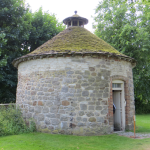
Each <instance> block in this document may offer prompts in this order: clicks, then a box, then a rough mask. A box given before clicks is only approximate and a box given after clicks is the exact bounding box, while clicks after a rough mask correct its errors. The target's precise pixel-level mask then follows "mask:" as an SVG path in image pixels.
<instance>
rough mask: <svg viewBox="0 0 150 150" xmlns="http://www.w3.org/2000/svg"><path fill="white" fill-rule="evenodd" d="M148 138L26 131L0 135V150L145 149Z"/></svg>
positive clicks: (147, 144) (149, 143)
mask: <svg viewBox="0 0 150 150" xmlns="http://www.w3.org/2000/svg"><path fill="white" fill-rule="evenodd" d="M149 145H150V138H149V139H130V138H127V137H122V136H118V135H115V134H111V135H103V136H85V137H83V136H71V135H51V134H46V133H28V134H21V135H11V136H5V137H0V150H78V149H80V150H142V149H143V150H145V149H148V147H149Z"/></svg>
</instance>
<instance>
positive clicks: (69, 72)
mask: <svg viewBox="0 0 150 150" xmlns="http://www.w3.org/2000/svg"><path fill="white" fill-rule="evenodd" d="M66 73H67V74H74V71H67V72H66Z"/></svg>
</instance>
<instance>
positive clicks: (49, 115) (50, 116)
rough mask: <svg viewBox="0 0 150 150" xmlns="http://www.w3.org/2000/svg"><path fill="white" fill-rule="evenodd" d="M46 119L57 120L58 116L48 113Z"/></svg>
mask: <svg viewBox="0 0 150 150" xmlns="http://www.w3.org/2000/svg"><path fill="white" fill-rule="evenodd" d="M46 117H48V118H56V115H55V114H51V113H48V114H47V115H46Z"/></svg>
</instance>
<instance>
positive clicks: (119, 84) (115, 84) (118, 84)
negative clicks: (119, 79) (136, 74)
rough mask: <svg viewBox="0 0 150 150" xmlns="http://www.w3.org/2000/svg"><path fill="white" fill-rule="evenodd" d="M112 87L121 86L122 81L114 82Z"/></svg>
mask: <svg viewBox="0 0 150 150" xmlns="http://www.w3.org/2000/svg"><path fill="white" fill-rule="evenodd" d="M112 87H113V88H121V83H113V84H112Z"/></svg>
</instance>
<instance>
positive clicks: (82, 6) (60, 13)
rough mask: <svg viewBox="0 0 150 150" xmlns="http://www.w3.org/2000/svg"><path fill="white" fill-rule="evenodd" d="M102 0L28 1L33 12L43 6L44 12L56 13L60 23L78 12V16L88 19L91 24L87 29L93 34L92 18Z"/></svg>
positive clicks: (86, 26)
mask: <svg viewBox="0 0 150 150" xmlns="http://www.w3.org/2000/svg"><path fill="white" fill-rule="evenodd" d="M99 1H100V0H26V3H28V4H29V5H30V7H31V10H32V12H35V11H37V10H38V9H39V8H40V7H41V6H42V8H43V10H44V11H47V10H48V11H49V13H54V14H55V15H56V18H57V19H58V20H59V22H61V21H63V19H65V18H67V17H70V16H72V15H73V14H74V11H75V10H77V12H78V13H77V14H78V15H79V16H81V17H84V18H87V19H88V20H89V23H88V24H87V25H85V28H86V29H88V30H89V31H91V32H93V31H94V30H93V29H92V23H93V22H94V20H93V19H92V17H91V16H94V14H95V8H96V7H97V6H98V4H99Z"/></svg>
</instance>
